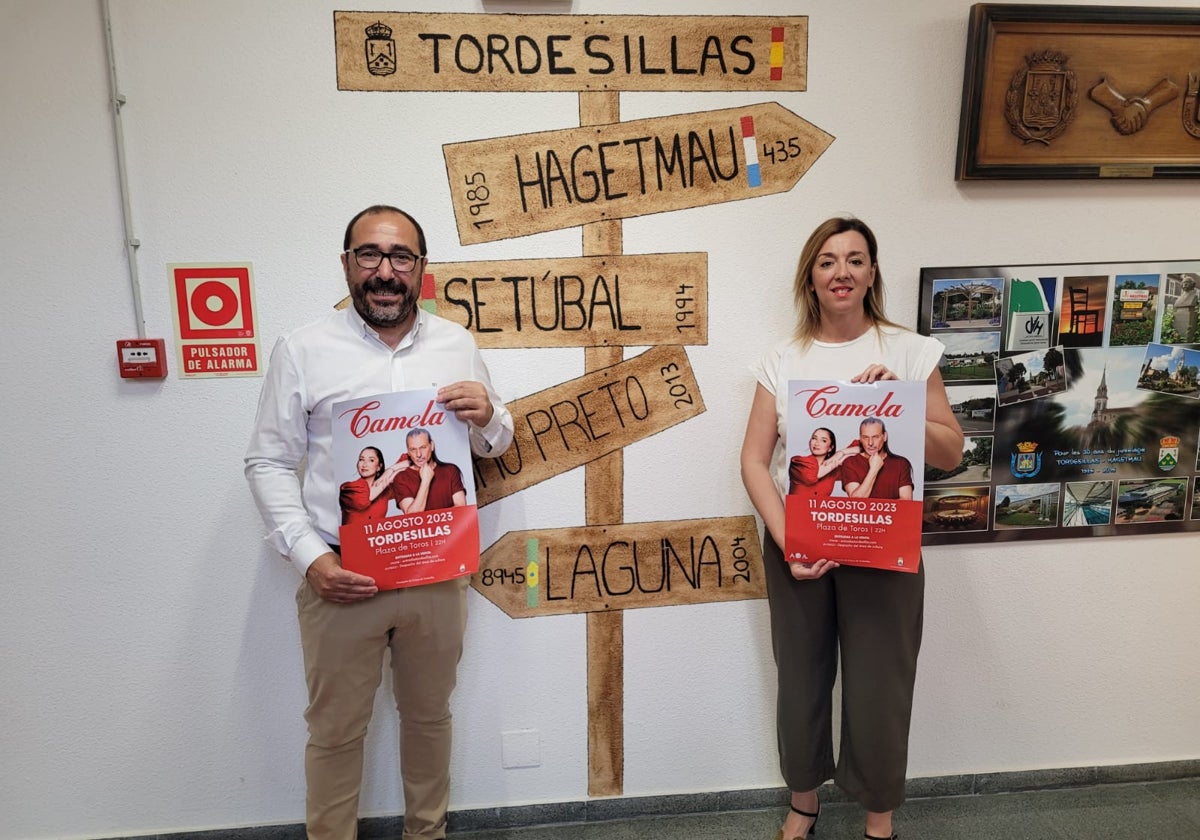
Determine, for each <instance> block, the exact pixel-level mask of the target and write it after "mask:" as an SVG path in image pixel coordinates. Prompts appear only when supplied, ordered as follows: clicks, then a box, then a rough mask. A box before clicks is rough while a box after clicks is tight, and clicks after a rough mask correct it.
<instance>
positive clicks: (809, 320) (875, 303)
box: [792, 216, 899, 345]
mask: <svg viewBox="0 0 1200 840" xmlns="http://www.w3.org/2000/svg"><path fill="white" fill-rule="evenodd" d="M850 231H857V232H858V233H860V234H862V237H863V239H865V240H867V256H868V257H869V258H870V260H871V265H872V266H874V268H875V282H874V283H873V284H872V285H871V288H870V289H868V290H867V296H866V297H865V298H863V312H864V313H865V314H866V316H867V318H868V320H870V322H871V324H872V325H873V326H874V327H875V328H876V329H878V328H879V327H881V326H884V325H886V326H892V327H895V326H899V325H898V324H894V323H892V322H891V321H889V320H888V319H887V316H886V315H884V314H883V272H882V271H881V270H880V268H879V244H878V243H877V242H876V241H875V234H874V233H872V232H871V229H870V228H869V227H867V223H866V222H864V221H862V220H861V219H856V218H854V217H853V216H834V217H833V218H832V219H826V220H825V221H823V222H821V224H819V225H817V229H816V230H814V231H813V232H812V233H811V234H809V237H808V241H807V242H805V243H804V248H803V250H801V251H800V264H799V265H798V266H797V267H796V280H795V282H794V284H793V286H792V294H793V296H794V298H795V301H796V316H797V319H796V340H797V341H799V342H800V343H801V344H802V345H807V344H811V343H812V341H813V339H815V338H816V337H817V335H818V334H819V333H820V331H821V305H820V303H819V302H818V301H817V291H816V289H814V288H813V284H812V271H813V266H814V265H816V263H817V257H818V256H819V255H820V254H821V246H822V245H824V244H825V241H826V240H827V239H829V237H831V236H837V235H838V234H839V233H848V232H850Z"/></svg>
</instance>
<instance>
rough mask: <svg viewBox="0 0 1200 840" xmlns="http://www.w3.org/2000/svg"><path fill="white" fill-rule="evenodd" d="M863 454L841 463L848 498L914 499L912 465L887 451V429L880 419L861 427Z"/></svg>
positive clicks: (864, 422) (872, 418)
mask: <svg viewBox="0 0 1200 840" xmlns="http://www.w3.org/2000/svg"><path fill="white" fill-rule="evenodd" d="M858 440H859V442H860V443H861V444H862V452H861V453H859V454H858V455H852V456H850V457H849V458H847V459H846V460H845V462H844V463H843V464H842V487H843V488H844V489H845V491H846V495H847V496H853V497H856V498H866V497H868V496H869V497H871V498H873V499H911V498H912V497H913V477H912V464H910V463H909V461H908V459H907V458H905V457H904V456H902V455H897V454H895V453H894V452H892V451H891V450H890V449H888V445H887V428H886V427H885V426H884V425H883V421H882V420H880V419H879V418H878V417H868V418H867V419H866V420H863V421H862V422H861V423H859V424H858Z"/></svg>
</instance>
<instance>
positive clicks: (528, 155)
mask: <svg viewBox="0 0 1200 840" xmlns="http://www.w3.org/2000/svg"><path fill="white" fill-rule="evenodd" d="M833 140H834V138H833V135H831V134H828V133H826V132H825V131H822V130H821V129H820V128H818V127H817V126H815V125H813V124H812V123H810V122H808V121H807V120H804V119H802V118H801V117H799V116H797V115H796V114H793V113H792V112H791V111H789V110H787V109H786V108H784V107H783V106H782V105H780V104H778V103H776V102H766V103H762V104H759V105H747V106H745V107H740V108H727V109H724V110H720V111H703V112H700V113H696V114H680V115H675V116H670V117H654V118H650V119H644V120H630V121H628V122H619V123H610V124H608V125H594V126H584V127H581V128H570V129H562V130H558V131H543V132H538V133H535V134H521V135H516V136H512V137H498V138H491V139H487V140H473V141H470V142H466V143H450V144H447V145H445V146H443V147H442V153H443V155H444V157H445V159H446V172H447V175H448V177H449V182H450V195H451V199H452V201H453V204H454V216H455V219H456V221H457V223H458V238H459V240H460V241H461V242H462V243H463V244H464V245H471V244H476V243H479V242H492V241H495V240H497V239H506V238H510V237H514V236H524V235H526V234H530V233H539V232H542V231H547V230H559V229H561V228H568V227H575V226H577V225H585V224H590V223H592V222H599V221H605V220H609V219H626V218H630V217H633V216H644V215H647V214H649V213H661V212H664V211H667V210H682V209H686V208H689V207H702V206H706V205H709V204H719V203H721V202H724V201H738V200H740V199H745V198H754V197H757V196H761V195H771V194H772V193H780V192H786V191H787V190H790V189H791V188H792V187H793V186H795V185H796V182H797V181H799V180H800V177H801V176H802V175H804V173H805V172H807V171H808V170H809V169H810V168H811V167H812V165H813V164H814V163H815V162H816V160H817V158H819V157H820V156H821V155H822V154H823V153H824V152H825V150H826V149H828V148H829V146H830V144H832V143H833Z"/></svg>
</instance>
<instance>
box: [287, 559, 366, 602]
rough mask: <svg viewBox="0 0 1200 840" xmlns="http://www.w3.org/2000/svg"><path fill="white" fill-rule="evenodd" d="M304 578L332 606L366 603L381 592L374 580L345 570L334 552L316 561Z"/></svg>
mask: <svg viewBox="0 0 1200 840" xmlns="http://www.w3.org/2000/svg"><path fill="white" fill-rule="evenodd" d="M304 577H305V578H306V579H307V580H308V585H309V586H311V587H312V588H313V591H314V592H316V593H317V594H318V595H320V596H321V597H322V598H323V599H324V600H326V601H329V602H330V603H331V604H353V603H355V602H356V601H365V600H366V599H367V598H370V597H371V596H373V595H374V594H375V593H377V592H378V591H379V587H377V586H376V585H375V580H374V579H373V578H369V577H367V576H366V575H360V574H358V572H351V571H347V570H346V569H343V568H342V564H341V561H340V560H338V556H337V555H336V554H334V553H333V552H332V551H330V552H326V553H325V554H322V555H321V556H320V557H318V558H317V559H316V560H314V561H313V563H312V565H311V566H309V567H308V571H307V572H305V573H304Z"/></svg>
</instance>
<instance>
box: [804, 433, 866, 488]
mask: <svg viewBox="0 0 1200 840" xmlns="http://www.w3.org/2000/svg"><path fill="white" fill-rule="evenodd" d="M835 450H837V437H836V436H835V435H834V433H833V430H832V429H828V428H825V427H824V426H818V427H817V428H816V429H814V430H813V433H812V436H811V437H810V438H809V439H808V451H809V453H810V454H808V455H794V456H792V460H791V463H790V464H789V466H788V495H789V496H799V497H801V498H802V499H813V498H816V497H818V496H832V495H833V491H834V489H835V488H836V487H837V483H838V482H839V481H842V480H843V479H842V463H843V462H844V461H845V460H846V459H847V458H849V457H850V456H852V455H857V454H858V453H859V452H861V451H862V450H861V448H860V447H859V442H858V441H854V442H853V443H851V444H850V445H849V446H847V447H846V448H845V449H844V450H842V451H840V452H839V451H835Z"/></svg>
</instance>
